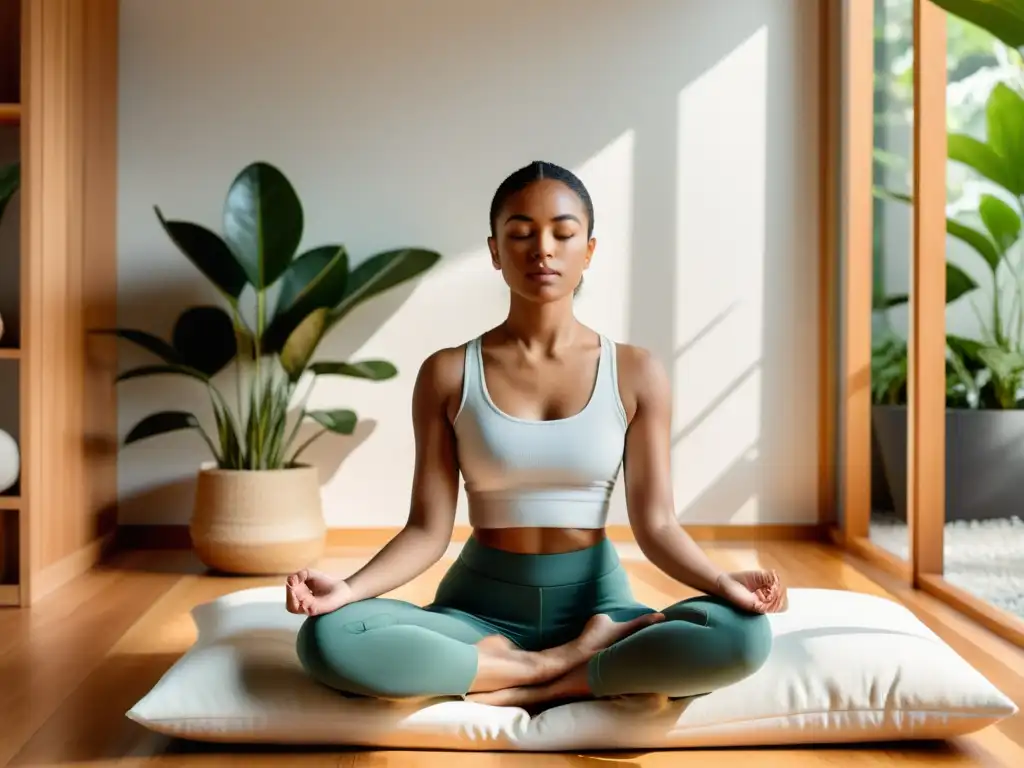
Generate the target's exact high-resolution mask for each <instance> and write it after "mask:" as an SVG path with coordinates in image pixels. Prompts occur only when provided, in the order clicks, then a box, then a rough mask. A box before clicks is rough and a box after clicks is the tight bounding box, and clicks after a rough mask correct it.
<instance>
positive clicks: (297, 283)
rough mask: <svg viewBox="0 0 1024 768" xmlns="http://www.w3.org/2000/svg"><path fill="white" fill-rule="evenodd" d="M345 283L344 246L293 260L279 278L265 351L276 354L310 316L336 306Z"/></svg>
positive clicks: (316, 249)
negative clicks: (319, 309)
mask: <svg viewBox="0 0 1024 768" xmlns="http://www.w3.org/2000/svg"><path fill="white" fill-rule="evenodd" d="M347 281H348V254H347V253H346V252H345V248H344V246H341V245H325V246H321V247H319V248H314V249H312V250H310V251H307V252H306V253H304V254H302V255H301V256H299V257H298V258H297V259H295V261H293V262H292V263H291V265H290V266H289V267H288V269H287V271H285V273H284V275H283V276H282V278H281V285H280V292H279V293H278V296H277V305H276V307H275V309H274V316H273V319H272V320H271V322H270V325H269V326H268V327H267V329H266V331H265V333H264V336H263V341H264V350H265V351H267V352H277V351H279V350H280V349H281V346H282V345H283V344H284V342H285V339H287V338H288V336H289V335H290V334H291V332H292V331H294V330H295V328H296V327H298V325H299V323H301V322H302V321H303V320H304V319H305V318H306V317H307V316H308V315H309V313H310V312H312V311H313V310H314V309H318V308H320V307H328V308H329V307H333V306H335V305H336V304H338V302H340V301H341V299H342V297H343V296H344V295H345V284H346V282H347Z"/></svg>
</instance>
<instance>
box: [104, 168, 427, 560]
mask: <svg viewBox="0 0 1024 768" xmlns="http://www.w3.org/2000/svg"><path fill="white" fill-rule="evenodd" d="M155 211H156V216H157V219H158V221H159V223H160V225H161V226H162V227H163V230H164V232H165V233H166V234H167V236H168V238H170V240H171V242H173V243H174V245H175V246H176V247H177V249H178V250H179V251H180V252H181V253H182V254H184V255H185V256H186V257H187V258H188V259H189V260H190V261H191V262H192V264H193V265H194V266H195V267H196V268H197V269H198V271H199V272H200V273H201V274H202V275H204V276H205V277H206V279H208V280H209V281H210V282H211V283H212V284H213V286H215V287H216V289H217V291H218V292H219V294H220V297H221V298H222V305H221V306H215V305H213V306H211V305H203V306H194V307H189V308H187V309H186V310H185V311H184V312H183V313H182V314H181V315H180V316H179V317H178V319H177V321H176V322H175V324H174V328H173V330H172V338H171V339H170V341H165V340H164V339H162V338H160V337H158V336H156V335H154V334H151V333H148V332H146V331H143V330H137V329H131V328H117V329H105V330H103V331H101V333H113V334H115V335H117V336H118V337H120V338H122V339H126V340H128V341H129V342H132V343H134V344H136V345H138V346H139V347H141V348H143V349H145V350H146V351H147V352H149V353H151V354H152V355H154V356H155V357H156V358H157V361H155V362H153V363H151V364H146V365H142V366H139V367H135V368H131V369H129V370H125V371H123V372H121V373H120V374H119V375H118V376H117V381H119V382H125V381H130V380H133V379H140V378H144V377H150V376H161V375H178V376H185V377H188V378H191V379H193V380H195V381H197V382H199V383H201V384H202V385H204V386H205V387H206V389H207V391H208V392H209V396H210V406H211V411H212V421H213V424H214V425H215V431H213V433H212V434H211V433H210V432H209V431H207V429H206V428H204V427H203V425H202V424H201V422H200V419H199V418H198V417H197V416H196V415H195V414H193V413H191V412H187V411H184V410H161V411H157V412H154V413H151V414H150V415H148V416H146V417H144V418H142V419H141V420H140V421H139V422H138V423H136V424H135V425H134V426H133V427H132V428H131V429H130V430H129V431H128V433H127V436H126V437H125V439H124V443H125V445H130V444H132V443H136V442H138V441H140V440H145V439H151V438H154V437H157V436H159V435H165V434H168V433H171V432H177V431H180V430H191V431H193V432H195V433H196V434H197V435H198V436H199V437H200V438H201V439H202V441H203V442H204V443H205V445H206V448H207V449H208V450H209V452H210V460H209V461H208V462H206V463H205V464H203V465H202V466H201V467H200V468H199V470H198V478H197V484H196V495H195V503H194V508H193V513H192V518H191V521H190V524H189V530H190V534H191V538H192V543H193V546H194V548H195V550H196V552H197V554H198V556H199V558H200V559H201V560H202V561H203V562H204V563H205V564H206V565H207V566H209V567H211V568H213V569H215V570H218V571H223V572H230V573H248V574H255V573H284V572H290V571H293V570H295V569H297V568H301V567H303V566H305V565H307V564H309V563H310V562H312V561H313V560H314V559H315V558H317V557H318V556H320V554H322V552H323V549H324V546H325V542H326V525H325V522H324V519H323V514H322V508H321V500H320V483H319V478H318V473H317V471H316V468H315V467H313V466H311V465H309V464H306V463H303V461H302V455H303V451H304V450H305V449H306V448H307V447H308V446H309V445H310V443H311V442H312V441H313V440H316V439H318V438H319V437H321V436H322V435H325V434H330V433H333V434H336V435H350V434H352V432H353V430H354V429H355V426H356V423H357V415H356V413H355V412H353V411H352V410H350V409H344V408H339V409H326V410H320V409H308V408H306V407H305V404H306V401H307V399H308V395H309V392H310V390H311V389H312V386H313V384H315V382H316V380H317V379H318V378H319V377H323V376H350V377H356V378H360V379H365V380H370V381H384V380H386V379H390V378H392V377H394V376H395V375H397V369H396V367H395V366H394V365H393V364H392V363H390V362H388V361H387V360H358V361H335V360H315V359H314V358H315V356H316V351H317V348H318V345H319V344H320V342H321V340H322V339H323V338H324V337H325V336H326V335H327V334H328V333H329V332H330V331H331V330H332V329H333V328H334V327H335V326H337V325H338V323H339V322H341V321H342V320H343V319H344V318H345V317H346V316H347V315H348V314H349V313H350V312H351V311H352V310H353V309H355V308H356V307H357V306H358V305H360V304H362V303H363V302H365V301H367V300H369V299H371V298H373V297H374V296H377V295H379V294H380V293H382V292H384V291H387V290H389V289H390V288H393V287H395V286H397V285H399V284H401V283H404V282H406V281H409V280H412V279H414V278H416V277H418V276H419V275H422V274H423V273H425V272H426V271H428V270H429V269H430V268H431V267H433V266H434V265H435V264H436V263H437V262H438V260H439V259H440V255H439V254H438V253H436V252H435V251H431V250H427V249H423V248H398V249H395V250H389V251H385V252H382V253H378V254H376V255H373V256H371V257H369V258H367V259H365V260H364V261H362V262H361V263H360V264H359V265H358V266H356V267H354V268H352V267H351V266H350V264H349V257H348V253H347V252H346V249H345V247H344V246H343V245H340V244H333V243H331V244H325V245H319V246H316V247H312V248H309V249H308V250H304V251H302V252H300V251H299V245H300V240H301V239H302V234H303V225H304V219H303V208H302V204H301V201H300V199H299V197H298V195H297V194H296V192H295V189H294V188H293V187H292V185H291V183H290V182H289V180H288V179H287V178H286V177H285V175H284V174H283V173H282V172H281V171H280V170H279V169H277V168H276V167H274V166H273V165H270V164H268V163H265V162H255V163H252V164H250V165H248V166H247V167H245V168H244V169H242V171H241V172H240V173H239V174H238V175H237V176H236V177H235V178H234V180H233V181H232V183H231V185H230V187H229V189H228V191H227V195H226V198H225V203H224V208H223V223H222V234H217V233H216V232H214V231H212V230H211V229H208V228H207V227H205V226H203V225H201V224H197V223H194V222H190V221H182V220H177V219H170V218H167V217H165V216H164V214H163V212H162V211H161V210H160V208H159V207H156V208H155ZM272 293H273V294H276V300H275V301H274V304H273V307H271V306H270V298H269V296H270V295H271V294H272ZM229 366H231V367H232V368H233V371H232V372H233V373H234V379H235V392H234V393H233V397H229V396H227V395H225V394H224V393H223V392H222V391H221V387H220V386H219V385H218V383H217V381H215V379H216V377H217V376H218V374H220V373H221V372H222V371H223V370H225V369H226V368H228V367H229ZM303 379H305V380H306V381H307V382H309V386H308V387H307V388H306V389H305V395H304V396H302V397H297V392H298V387H299V384H300V380H303ZM296 399H298V400H299V401H300V405H299V407H298V409H297V412H296V413H290V409H291V406H292V403H293V400H296ZM303 423H314V424H315V425H317V431H316V432H315V433H314V434H313V436H312V437H311V438H308V439H305V440H303V441H301V442H300V441H299V440H298V435H299V427H300V425H301V424H303Z"/></svg>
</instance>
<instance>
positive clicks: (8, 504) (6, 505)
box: [0, 496, 21, 510]
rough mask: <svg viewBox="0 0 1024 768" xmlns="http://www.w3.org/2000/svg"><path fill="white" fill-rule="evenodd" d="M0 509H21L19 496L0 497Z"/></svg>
mask: <svg viewBox="0 0 1024 768" xmlns="http://www.w3.org/2000/svg"><path fill="white" fill-rule="evenodd" d="M0 509H14V510H17V509H21V496H0Z"/></svg>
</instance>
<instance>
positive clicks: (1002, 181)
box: [946, 133, 1024, 196]
mask: <svg viewBox="0 0 1024 768" xmlns="http://www.w3.org/2000/svg"><path fill="white" fill-rule="evenodd" d="M946 147H947V150H946V154H947V156H948V157H949V159H950V160H956V161H957V162H961V163H963V164H964V165H966V166H967V167H969V168H973V169H974V170H975V171H977V172H978V173H979V174H981V175H982V176H984V177H985V178H986V179H988V180H989V181H992V182H994V183H996V184H998V185H999V186H1001V187H1002V188H1003V189H1005V190H1007V191H1009V192H1011V193H1013V194H1014V195H1018V196H1019V195H1021V194H1024V189H1021V187H1020V184H1018V182H1017V175H1016V174H1015V173H1013V172H1012V171H1011V170H1010V169H1009V168H1007V165H1006V160H1005V159H1004V158H1002V157H1000V156H999V154H998V153H996V151H995V150H994V149H993V148H992V147H990V146H989V145H988V144H985V143H984V142H981V141H978V139H975V138H974V137H973V136H966V135H964V134H961V133H951V134H949V136H948V137H947V140H946Z"/></svg>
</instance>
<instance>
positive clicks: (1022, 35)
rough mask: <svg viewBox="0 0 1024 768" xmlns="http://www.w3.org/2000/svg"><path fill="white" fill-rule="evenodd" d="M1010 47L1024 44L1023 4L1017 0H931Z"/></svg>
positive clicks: (1019, 46)
mask: <svg viewBox="0 0 1024 768" xmlns="http://www.w3.org/2000/svg"><path fill="white" fill-rule="evenodd" d="M932 2H933V3H935V5H937V6H938V7H939V8H942V9H943V10H944V11H947V12H949V13H951V14H953V15H954V16H959V17H960V18H961V19H964V20H965V21H969V22H970V23H971V24H974V25H975V26H977V27H981V28H982V29H984V30H985V31H986V32H988V33H989V34H991V35H993V36H994V37H996V38H997V39H998V40H1000V41H1002V42H1003V43H1004V44H1006V45H1008V46H1010V47H1011V48H1018V49H1019V48H1021V47H1022V46H1024V3H1021V2H1020V0H932Z"/></svg>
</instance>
